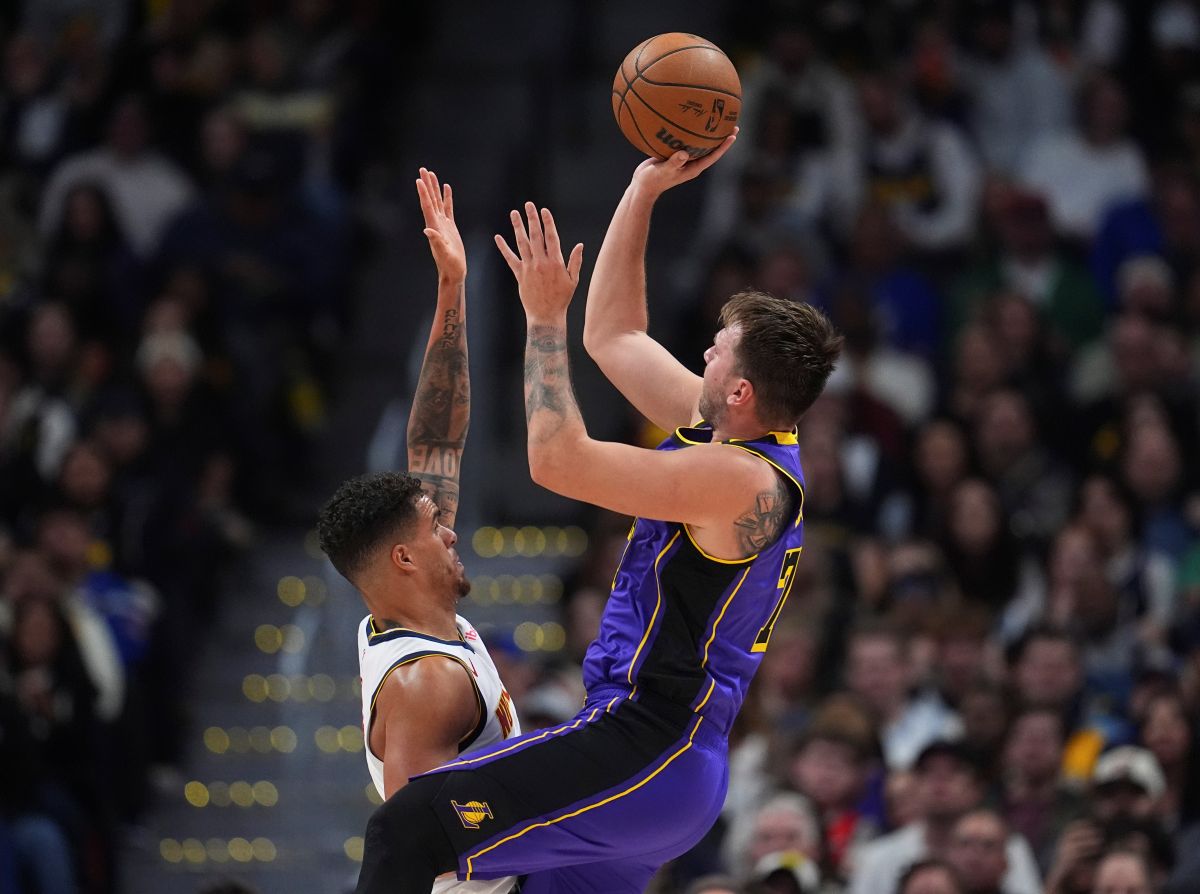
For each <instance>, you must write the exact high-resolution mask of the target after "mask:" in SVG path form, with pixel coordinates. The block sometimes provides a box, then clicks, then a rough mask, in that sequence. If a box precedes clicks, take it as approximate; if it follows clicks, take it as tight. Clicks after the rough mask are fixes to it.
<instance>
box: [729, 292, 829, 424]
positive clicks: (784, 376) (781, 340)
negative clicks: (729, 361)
mask: <svg viewBox="0 0 1200 894" xmlns="http://www.w3.org/2000/svg"><path fill="white" fill-rule="evenodd" d="M721 325H722V326H726V327H728V326H734V325H737V326H739V327H740V329H741V338H740V339H739V340H738V343H737V348H736V349H735V351H734V353H735V355H736V356H737V362H738V367H739V371H740V372H741V374H742V375H743V376H745V377H746V378H747V379H749V380H750V382H751V383H752V384H753V385H754V393H755V395H756V397H757V399H758V416H759V419H760V421H762V422H763V423H765V424H767V425H772V426H774V425H779V424H782V425H783V426H785V427H787V428H791V427H792V426H793V425H795V424H796V422H797V421H799V419H800V417H801V416H802V415H804V411H805V410H807V409H808V408H809V407H810V406H812V403H813V401H815V400H816V399H817V397H818V396H819V395H820V394H821V391H822V389H824V387H825V380H826V379H828V378H829V374H830V373H831V372H832V371H833V367H834V365H835V364H836V363H837V360H838V357H839V356H841V353H842V336H841V335H839V334H838V332H837V330H835V329H834V328H833V324H832V323H831V322H829V318H828V317H826V316H825V314H823V313H821V311H819V310H818V309H817V308H815V307H813V306H812V305H811V304H800V303H797V302H795V301H787V300H785V299H783V298H776V297H775V296H773V295H768V294H766V293H765V292H739V293H738V294H736V295H734V296H733V297H732V298H730V299H729V300H728V301H726V302H725V306H724V307H722V308H721Z"/></svg>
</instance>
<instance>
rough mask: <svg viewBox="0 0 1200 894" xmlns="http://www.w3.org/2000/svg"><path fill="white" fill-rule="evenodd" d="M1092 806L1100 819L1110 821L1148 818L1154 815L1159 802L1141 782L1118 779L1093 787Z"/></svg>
mask: <svg viewBox="0 0 1200 894" xmlns="http://www.w3.org/2000/svg"><path fill="white" fill-rule="evenodd" d="M1092 807H1093V810H1094V812H1095V814H1096V818H1097V819H1098V820H1100V821H1101V822H1110V821H1112V820H1115V819H1118V818H1124V819H1148V818H1150V817H1152V816H1154V814H1155V811H1156V810H1157V807H1158V804H1157V802H1156V800H1155V799H1154V798H1153V797H1151V795H1150V793H1149V792H1147V791H1146V790H1145V789H1144V788H1142V786H1141V785H1140V784H1139V783H1137V782H1134V781H1133V780H1132V779H1116V780H1113V781H1112V782H1105V783H1102V784H1100V785H1097V786H1094V787H1093V788H1092Z"/></svg>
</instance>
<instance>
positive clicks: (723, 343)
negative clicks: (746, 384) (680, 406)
mask: <svg viewBox="0 0 1200 894" xmlns="http://www.w3.org/2000/svg"><path fill="white" fill-rule="evenodd" d="M738 334H739V331H738V328H737V327H736V326H734V327H733V328H729V327H726V328H725V329H722V330H721V331H719V332H718V333H717V334H716V335H715V336H713V343H712V346H711V347H710V348H709V349H708V350H707V351H705V352H704V384H703V386H702V387H701V390H700V418H702V419H704V420H705V421H707V422H710V423H712V425H713V427H714V428H715V427H717V426H718V425H719V424H720V422H721V420H722V418H723V417H724V415H725V406H726V403H725V398H726V396H727V395H728V394H729V391H730V390H731V389H732V385H733V382H734V380H736V378H737V370H736V366H737V357H736V356H735V354H734V348H735V347H736V343H737V337H738Z"/></svg>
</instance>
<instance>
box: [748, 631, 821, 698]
mask: <svg viewBox="0 0 1200 894" xmlns="http://www.w3.org/2000/svg"><path fill="white" fill-rule="evenodd" d="M816 663H817V643H816V641H815V639H814V638H813V634H812V631H810V630H809V629H808V628H807V627H805V626H804V625H802V624H797V623H794V622H789V623H787V624H785V625H782V626H779V627H776V628H775V632H774V633H773V634H772V635H771V648H770V649H768V650H767V654H766V655H764V656H763V663H762V667H761V668H760V670H759V676H761V677H763V683H764V685H765V686H766V687H767V690H768V691H770V692H771V693H773V694H776V695H780V696H783V697H784V698H787V699H789V700H791V699H798V698H802V697H803V696H804V695H805V694H806V693H807V691H808V689H809V686H810V685H811V683H812V680H813V673H814V672H815V670H816Z"/></svg>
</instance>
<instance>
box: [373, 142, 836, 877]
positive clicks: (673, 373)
mask: <svg viewBox="0 0 1200 894" xmlns="http://www.w3.org/2000/svg"><path fill="white" fill-rule="evenodd" d="M733 139H734V137H730V138H729V139H728V140H726V142H725V143H723V144H722V145H721V147H720V148H719V149H718V150H717V151H715V152H713V153H712V154H711V155H709V156H706V157H704V158H702V159H698V160H696V161H688V156H687V155H686V153H683V152H679V153H676V154H675V155H674V156H671V157H670V158H669V159H667V160H665V161H646V162H643V163H642V164H641V166H639V167H638V169H637V171H636V172H635V174H634V177H633V182H632V183H631V185H630V186H629V188H628V190H627V191H626V193H625V196H624V198H623V199H622V200H621V203H620V205H619V206H618V208H617V211H616V214H615V215H614V216H613V220H612V223H611V225H610V227H609V230H608V234H607V236H606V237H605V240H604V245H603V247H602V249H601V251H600V255H599V258H598V260H597V263H596V268H595V271H594V272H593V275H592V283H591V289H590V292H589V295H588V306H587V322H586V329H585V344H586V345H587V347H588V349H589V351H590V353H591V354H592V356H593V357H594V358H595V359H596V361H597V362H598V363H599V365H600V367H601V369H603V370H604V372H605V373H606V374H607V375H608V377H609V378H610V379H611V380H612V381H613V382H614V384H616V386H617V387H618V388H619V389H620V390H621V392H622V393H623V394H624V395H625V396H626V397H627V398H628V399H629V400H630V401H631V402H632V403H633V404H634V406H636V407H637V408H638V409H640V410H641V411H642V412H643V413H645V414H646V415H647V416H649V417H650V418H651V419H652V420H653V421H655V422H657V423H658V424H659V425H661V426H663V427H664V428H666V429H667V430H672V429H674V430H675V431H674V434H673V435H672V436H671V437H670V438H668V439H667V440H666V441H665V442H664V443H663V444H662V445H660V446H659V448H658V449H657V450H644V449H640V448H637V447H632V446H629V445H625V444H617V443H607V442H603V441H597V440H595V439H593V438H591V437H589V436H588V433H587V429H586V428H585V426H584V423H583V419H582V417H581V415H580V412H579V407H578V405H577V403H576V401H575V396H574V394H573V392H572V389H571V382H570V374H569V369H568V361H567V337H566V312H567V306H568V304H569V303H570V301H571V297H572V294H573V293H574V291H575V287H576V285H577V283H578V279H579V270H580V267H581V264H582V253H583V249H582V246H578V245H577V246H575V248H574V249H573V250H572V251H571V253H570V257H569V259H568V260H567V261H565V262H564V260H563V255H562V250H561V248H560V244H559V237H558V232H557V229H556V228H555V225H554V219H553V217H552V216H551V214H550V212H549V211H548V210H546V209H542V210H541V211H540V212H539V211H538V209H537V208H535V206H534V205H533V204H532V203H529V204H527V205H526V206H525V214H524V216H523V217H522V215H520V214H519V213H518V212H516V211H514V212H512V224H513V235H514V239H515V250H514V249H513V248H510V247H509V246H508V245H507V244H506V243H505V242H504V240H503V239H501V237H499V236H497V237H496V240H497V244H498V246H499V248H500V251H501V253H502V254H503V255H504V258H505V260H506V261H507V262H508V265H509V267H510V268H511V269H512V271H513V274H514V275H515V276H516V279H517V283H518V285H519V290H520V296H521V303H522V304H523V306H524V309H525V314H526V317H527V330H528V335H527V342H526V360H525V408H526V417H527V419H528V453H529V466H530V472H531V474H532V476H533V478H534V480H535V481H537V482H538V483H539V484H541V485H542V486H544V487H547V488H549V489H550V490H553V491H555V492H557V493H560V494H562V495H564V496H567V497H572V498H574V499H578V500H583V501H586V502H589V503H593V504H595V505H597V506H601V507H604V508H606V509H610V510H613V511H615V512H620V513H624V514H627V515H631V516H635V517H636V521H635V522H634V525H633V527H632V529H631V530H630V532H629V543H628V546H627V548H626V550H625V554H624V556H623V558H622V559H621V562H620V565H619V567H618V568H617V572H616V575H615V577H614V580H613V589H612V594H611V595H610V597H609V600H608V605H607V607H606V609H605V612H604V617H603V620H602V622H601V628H600V634H599V636H598V637H597V638H596V640H595V642H593V643H592V645H591V647H590V648H589V649H588V653H587V657H586V659H585V662H584V669H583V676H584V682H585V684H586V686H587V691H588V697H587V701H586V703H585V705H584V707H583V709H582V710H581V711H580V712H579V714H578V715H577V716H576V717H575V718H574V719H573V720H572V721H571V722H569V723H566V724H564V725H562V726H559V727H556V728H552V729H549V730H543V731H540V732H537V733H531V734H528V735H525V736H521V737H518V738H517V739H514V740H512V741H509V742H504V743H500V744H498V745H494V746H490V747H488V748H485V749H482V750H481V751H479V752H478V753H476V754H473V755H470V756H465V757H463V758H459V759H458V760H455V761H451V762H450V763H448V764H446V765H445V766H443V767H440V768H438V769H437V770H435V771H434V772H433V773H431V774H428V775H425V776H422V777H420V778H418V779H415V780H413V781H412V782H411V783H410V784H409V785H408V786H406V787H405V788H403V789H401V791H400V792H399V793H398V794H397V795H395V796H394V797H392V798H391V799H390V800H389V801H387V802H386V803H385V804H384V805H383V806H382V807H380V808H379V810H378V811H376V813H375V815H374V816H373V817H372V818H371V821H370V823H369V824H368V827H367V835H366V852H365V855H364V861H363V867H362V873H361V875H360V877H359V885H358V891H359V894H384V892H389V894H423V892H424V891H427V890H428V888H429V883H430V880H431V879H432V878H433V877H434V876H435V875H436V874H437V873H439V872H446V871H449V870H456V871H457V873H458V877H459V878H460V879H480V878H491V877H494V876H498V875H509V874H528V878H527V879H526V880H525V882H524V885H523V887H522V891H523V892H525V894H547V892H573V894H574V892H597V894H600V892H604V894H632V892H640V891H642V890H643V889H644V888H645V886H646V884H647V882H648V881H649V879H650V878H651V876H652V875H653V874H654V872H655V871H656V870H657V868H658V867H659V866H660V865H662V864H663V863H664V862H666V861H667V860H670V859H672V858H674V857H676V856H678V855H679V854H681V853H683V852H685V851H686V850H688V849H689V848H690V847H692V846H693V845H694V844H695V843H696V842H697V841H698V840H699V839H700V838H701V837H702V836H703V835H704V834H705V832H707V831H708V829H709V827H710V826H711V825H712V823H713V822H714V820H715V819H716V817H717V816H718V814H719V812H720V810H721V806H722V803H723V802H724V799H725V790H726V786H727V782H728V763H727V748H728V735H729V730H730V727H731V725H732V723H733V719H734V717H735V716H736V714H737V712H738V709H739V707H740V706H741V703H742V700H743V698H744V697H745V693H746V689H747V688H748V686H749V684H750V680H751V678H752V677H753V675H754V672H755V671H756V670H757V668H758V665H759V663H760V662H761V660H762V656H763V653H764V652H765V651H766V648H767V645H768V643H769V641H770V638H771V630H772V627H773V625H774V624H775V621H776V619H777V618H778V617H779V614H780V611H781V610H782V608H783V603H784V600H785V599H786V598H787V596H788V592H789V590H790V588H791V585H792V581H793V579H794V573H795V568H796V563H797V561H798V559H799V556H800V549H801V532H802V525H801V520H802V509H803V477H802V475H801V471H800V462H799V454H798V448H797V439H796V423H797V421H798V420H799V418H800V416H801V415H802V414H803V413H804V411H805V410H806V409H807V408H808V407H809V405H810V404H811V403H812V402H813V401H814V400H815V399H816V397H817V396H818V395H819V394H820V392H821V390H822V389H823V388H824V385H825V381H826V378H827V377H828V376H829V373H830V371H831V370H832V368H833V365H834V363H835V362H836V360H837V357H838V354H839V352H840V349H841V338H840V336H838V335H837V334H836V333H835V332H834V330H833V328H832V326H831V325H830V323H829V321H828V320H827V319H826V318H825V317H824V316H823V315H822V314H821V313H820V312H819V311H817V310H815V309H813V308H812V307H809V306H808V305H804V304H795V303H792V302H790V301H783V300H780V299H776V298H773V297H771V296H769V295H764V294H758V293H743V294H739V295H735V296H734V297H733V298H731V299H730V301H729V302H728V303H727V304H726V305H725V307H724V309H723V311H722V315H721V322H722V328H721V330H720V331H719V332H718V333H717V334H716V337H715V339H714V340H713V344H712V346H711V347H710V348H709V349H708V350H707V351H706V352H705V355H704V360H705V369H704V375H703V377H701V376H697V375H694V374H692V373H690V372H688V371H687V370H686V369H685V368H684V367H683V366H682V364H680V363H679V362H678V361H677V360H675V358H673V357H672V356H671V355H670V354H669V353H667V352H666V351H665V350H664V349H663V348H662V347H661V346H660V345H659V344H658V343H656V342H655V341H653V340H652V339H651V338H650V337H649V336H648V335H647V332H646V327H647V313H646V295H645V269H644V257H645V247H646V240H647V238H648V234H649V227H650V213H651V210H652V208H653V206H654V203H655V201H656V200H657V199H658V197H659V196H660V195H661V194H662V193H663V192H665V191H666V190H667V189H670V188H672V187H674V186H676V185H678V184H680V183H683V182H685V181H687V180H690V179H692V178H693V177H695V176H697V175H698V174H700V173H701V172H703V171H704V170H706V169H707V168H708V167H709V166H711V165H712V164H714V163H715V162H716V161H717V160H718V159H719V158H720V157H721V155H722V154H723V153H724V152H726V151H728V149H729V147H730V146H731V145H732V143H733ZM467 801H472V802H475V803H477V804H482V805H486V806H487V812H486V817H484V818H479V817H480V814H479V813H476V814H474V816H473V818H472V820H471V821H470V822H468V821H467V820H466V819H464V817H463V816H462V815H461V814H460V813H459V812H458V809H457V807H456V805H460V804H463V803H465V802H467Z"/></svg>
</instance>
